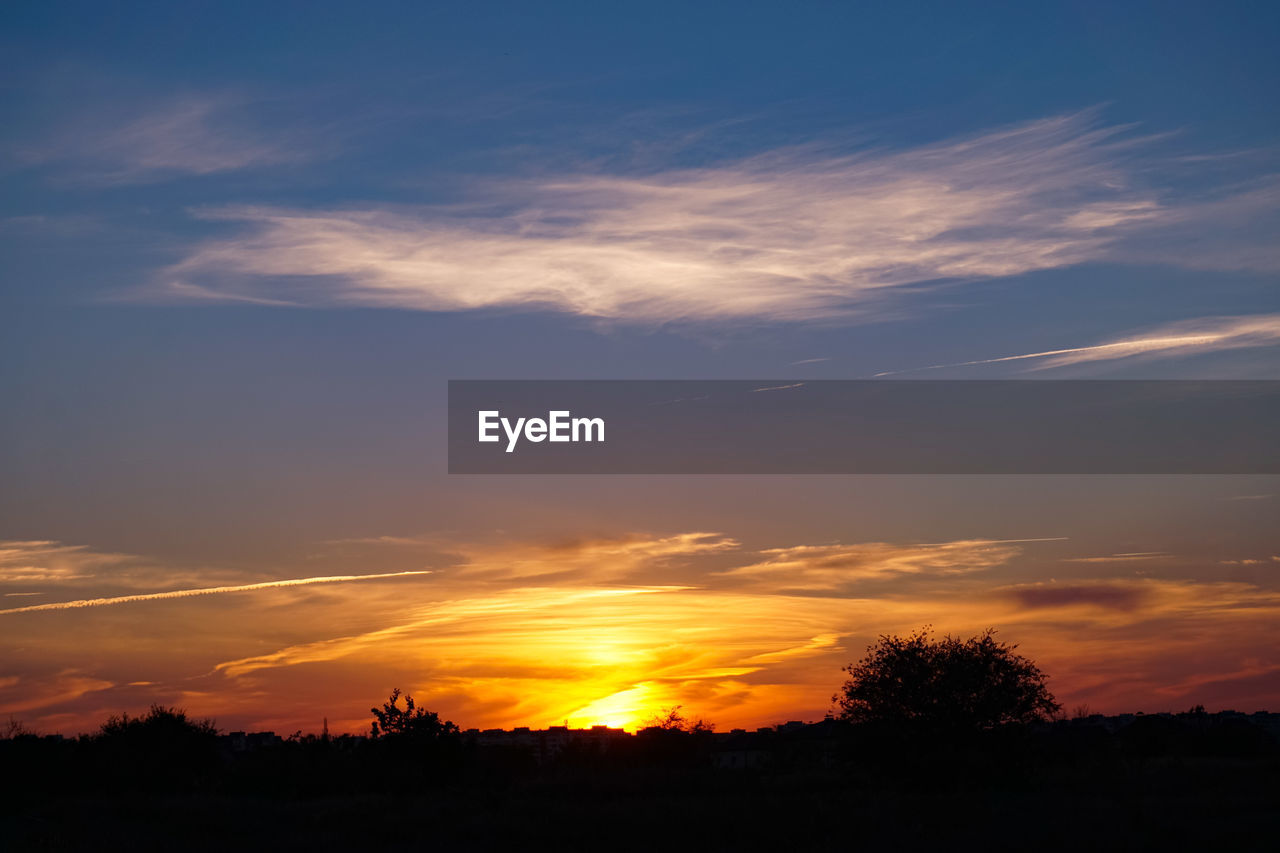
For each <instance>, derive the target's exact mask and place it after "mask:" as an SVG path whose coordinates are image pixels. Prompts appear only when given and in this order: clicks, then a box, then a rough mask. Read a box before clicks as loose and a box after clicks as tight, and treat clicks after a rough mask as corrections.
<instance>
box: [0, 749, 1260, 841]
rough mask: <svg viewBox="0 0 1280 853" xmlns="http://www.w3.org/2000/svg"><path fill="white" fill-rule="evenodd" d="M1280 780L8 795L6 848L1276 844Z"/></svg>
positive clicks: (1065, 778) (1117, 774) (590, 784)
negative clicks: (10, 797) (273, 793)
mask: <svg viewBox="0 0 1280 853" xmlns="http://www.w3.org/2000/svg"><path fill="white" fill-rule="evenodd" d="M1100 769H1101V768H1100ZM1278 778H1280V776H1278V768H1277V767H1276V766H1275V765H1274V764H1273V763H1265V764H1264V763H1259V762H1256V761H1229V760H1191V761H1187V760H1152V761H1144V762H1142V763H1140V764H1133V765H1128V766H1124V767H1114V766H1113V767H1108V768H1106V773H1105V774H1099V775H1096V776H1095V775H1093V774H1091V773H1080V772H1072V773H1069V774H1040V776H1039V778H1028V777H1026V776H1023V777H1021V778H1016V779H1015V778H1010V779H1007V780H1004V781H1003V782H1001V781H999V780H989V779H988V780H981V781H977V782H975V781H973V780H970V779H966V778H965V777H964V775H963V774H957V775H955V776H954V777H948V778H925V779H917V780H910V779H880V780H877V779H874V778H870V777H862V778H850V777H849V775H848V774H847V773H843V772H842V773H827V774H815V773H805V774H803V775H798V776H797V775H791V776H774V775H761V774H742V773H733V774H730V773H724V772H713V773H701V772H699V773H688V772H681V773H677V774H650V775H647V776H646V777H645V778H643V779H641V778H631V779H617V778H609V777H608V776H601V777H594V778H583V777H579V778H568V779H562V780H557V779H554V778H544V779H537V780H525V781H522V782H518V783H515V784H511V785H507V786H495V785H487V786H484V787H471V788H469V789H468V788H458V787H450V786H447V785H446V786H444V787H440V788H438V789H435V790H419V791H413V792H401V793H397V792H394V791H389V792H384V793H351V794H343V795H319V796H298V795H276V796H273V795H271V794H269V793H263V794H252V795H246V794H239V795H232V794H226V793H191V792H188V793H182V794H165V793H162V792H151V793H138V792H134V793H120V794H117V795H110V794H97V795H75V796H59V795H58V794H57V792H56V791H44V792H31V793H30V795H29V796H24V797H20V798H17V799H11V800H10V801H9V802H8V803H6V805H5V808H4V809H3V812H2V817H0V821H2V823H0V848H3V849H5V850H11V851H24V850H112V849H131V850H175V851H205V850H209V851H214V850H217V851H222V850H274V851H291V850H299V851H303V850H305V851H327V850H378V849H395V850H451V849H456V850H469V849H479V850H489V849H520V848H526V849H528V848H532V849H552V848H554V849H560V850H610V851H612V850H620V851H621V850H671V849H680V850H684V849H687V850H733V849H743V850H842V849H864V850H920V849H937V848H939V847H952V848H955V849H979V848H981V849H985V850H1072V851H1087V850H1098V849H1114V850H1194V849H1200V850H1206V851H1222V850H1257V851H1274V850H1276V849H1280V785H1278V784H1277V780H1278Z"/></svg>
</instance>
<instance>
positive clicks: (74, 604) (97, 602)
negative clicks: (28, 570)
mask: <svg viewBox="0 0 1280 853" xmlns="http://www.w3.org/2000/svg"><path fill="white" fill-rule="evenodd" d="M429 574H432V572H430V571H426V570H423V571H411V572H384V573H381V574H373V575H328V576H322V577H314V578H291V579H289V580H280V581H264V582H262V583H246V584H239V585H236V586H210V587H203V588H199V589H174V590H169V591H168V592H148V593H142V594H139V595H117V596H112V597H110V598H82V599H79V600H77V601H54V602H49V603H48V604H32V605H28V606H27V607H12V608H10V609H8V610H0V616H7V615H10V614H13V613H35V612H37V611H41V610H75V609H78V608H81V607H103V606H105V605H108V604H129V603H132V602H135V601H161V600H163V599H168V598H191V597H192V596H197V595H215V594H218V593H223V592H251V591H253V590H257V589H276V588H279V587H290V586H306V585H307V584H317V583H347V582H349V581H365V580H377V579H379V578H401V577H407V576H410V575H429Z"/></svg>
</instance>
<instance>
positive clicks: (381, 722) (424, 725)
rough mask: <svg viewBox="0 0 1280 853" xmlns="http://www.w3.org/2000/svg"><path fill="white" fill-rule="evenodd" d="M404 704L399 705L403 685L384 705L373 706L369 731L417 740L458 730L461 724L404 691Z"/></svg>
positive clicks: (381, 735) (454, 732)
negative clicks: (444, 718) (418, 701)
mask: <svg viewBox="0 0 1280 853" xmlns="http://www.w3.org/2000/svg"><path fill="white" fill-rule="evenodd" d="M404 704H405V707H403V708H401V707H400V688H399V687H397V688H395V689H394V690H392V691H391V698H390V699H388V700H387V701H386V702H383V703H382V707H381V708H370V709H369V710H370V711H371V712H372V713H373V717H374V720H373V728H372V730H371V731H370V735H371V736H372V737H374V738H375V739H376V738H378V737H384V736H385V737H406V738H413V739H415V740H432V739H435V738H440V737H444V736H446V735H453V734H457V733H458V727H457V726H456V725H454V723H452V722H451V721H449V720H441V719H440V715H439V714H437V713H435V712H434V711H428V710H427V709H426V708H419V707H417V706H416V705H415V704H414V701H413V697H412V696H409V695H405V697H404Z"/></svg>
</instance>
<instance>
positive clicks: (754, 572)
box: [716, 539, 1022, 590]
mask: <svg viewBox="0 0 1280 853" xmlns="http://www.w3.org/2000/svg"><path fill="white" fill-rule="evenodd" d="M1021 550H1022V549H1021V548H1020V547H1019V545H1018V543H1015V542H1008V541H1002V540H992V539H970V540H960V541H956V542H943V543H938V544H928V545H895V544H892V543H889V542H865V543H860V544H856V545H798V546H794V547H791V548H771V549H769V550H766V551H762V552H761V553H762V554H763V555H764V556H765V559H764V560H761V561H760V562H757V563H752V564H750V565H746V566H739V567H737V568H733V569H728V570H726V571H723V572H717V573H716V574H717V575H719V576H722V577H726V578H730V579H733V580H743V581H748V582H751V583H754V584H763V585H767V586H770V587H773V588H776V589H783V590H836V589H839V588H840V587H842V586H845V585H847V584H850V583H853V582H855V581H862V580H868V579H884V578H888V577H893V576H899V575H915V574H925V573H927V574H931V575H955V574H964V573H969V572H979V571H984V570H986V569H990V568H994V567H995V566H999V565H1002V564H1004V563H1007V562H1008V561H1009V560H1010V559H1012V558H1013V557H1015V556H1017V555H1018V554H1019V553H1021Z"/></svg>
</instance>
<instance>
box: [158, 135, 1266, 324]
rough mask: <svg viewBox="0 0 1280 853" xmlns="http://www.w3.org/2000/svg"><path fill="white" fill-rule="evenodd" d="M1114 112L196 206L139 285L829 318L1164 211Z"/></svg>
mask: <svg viewBox="0 0 1280 853" xmlns="http://www.w3.org/2000/svg"><path fill="white" fill-rule="evenodd" d="M1120 130H1122V129H1118V128H1105V127H1098V126H1096V125H1095V124H1094V123H1093V122H1092V121H1091V119H1090V117H1089V116H1088V115H1085V114H1078V115H1068V116H1059V117H1055V118H1049V119H1042V120H1039V121H1033V122H1028V123H1025V124H1022V125H1018V126H1014V127H1009V128H1003V129H998V130H994V131H991V132H988V133H985V134H982V135H979V136H975V137H971V138H966V139H960V140H950V141H945V142H941V143H937V144H933V145H925V146H920V147H916V148H911V149H906V150H899V151H884V150H881V151H869V152H863V153H860V154H855V155H844V156H840V155H835V154H830V153H826V152H824V151H821V150H819V149H817V148H814V147H798V148H792V149H788V150H785V151H780V152H775V153H772V154H768V155H762V156H758V157H754V158H750V159H747V160H742V161H737V162H733V163H727V164H720V165H715V166H709V167H705V168H699V169H681V170H670V171H666V172H658V173H653V174H648V175H644V176H627V175H603V174H569V175H562V176H559V177H556V178H549V179H545V180H540V181H515V182H507V183H503V184H500V185H498V184H491V185H489V187H488V188H487V189H486V190H483V191H480V192H478V193H477V194H476V195H474V196H472V197H471V198H470V199H468V200H467V201H466V202H465V203H463V204H458V205H453V206H438V207H434V208H425V209H424V208H403V207H400V208H392V207H386V206H381V207H379V206H365V207H353V208H341V209H303V208H282V207H253V206H243V207H224V208H218V209H206V210H202V211H197V215H198V216H200V217H202V218H205V219H209V220H219V221H225V222H230V223H236V224H239V225H240V226H241V228H240V230H239V233H238V234H237V235H235V236H231V237H227V238H225V239H219V240H215V241H211V242H207V243H205V244H202V245H199V246H197V247H196V248H194V249H192V250H191V251H190V252H189V253H188V254H187V255H186V257H185V258H183V259H182V260H181V261H179V262H178V263H176V264H174V265H172V266H171V267H170V268H168V269H167V270H165V271H164V273H163V274H162V276H161V277H160V279H159V281H158V283H157V286H156V287H153V288H151V289H149V290H148V291H147V292H146V293H145V294H144V297H147V298H157V297H161V298H168V299H179V300H191V299H195V300H199V301H217V300H226V301H249V302H267V303H276V304H305V305H347V306H371V307H385V308H400V309H412V310H424V311H462V310H473V309H486V308H489V309H492V308H499V309H547V310H554V311H560V312H565V313H569V314H574V315H579V316H584V317H591V318H602V319H625V320H627V321H633V322H658V323H660V322H673V321H694V322H706V321H714V320H728V321H735V320H736V321H744V320H745V321H757V320H766V321H805V320H815V319H821V318H828V317H831V316H845V317H848V316H851V315H853V314H856V313H858V312H866V311H868V310H870V306H871V305H872V304H873V303H874V300H876V299H877V298H879V297H882V296H884V295H885V294H887V293H891V292H893V291H894V290H895V289H899V288H903V287H908V286H913V285H920V284H922V283H926V282H935V281H939V280H948V279H949V280H972V279H981V278H992V277H1003V276H1012V275H1017V274H1021V273H1027V272H1032V271H1036V270H1047V269H1054V268H1060V267H1065V266H1071V265H1076V264H1081V263H1085V262H1089V261H1098V260H1106V259H1112V260H1114V259H1116V258H1122V257H1123V251H1122V246H1123V243H1124V240H1125V239H1126V238H1127V237H1128V236H1130V235H1134V234H1137V233H1139V232H1142V233H1146V234H1148V235H1149V234H1150V233H1151V232H1152V229H1155V230H1156V231H1158V230H1159V229H1160V228H1162V227H1165V226H1169V227H1174V226H1176V227H1185V226H1186V223H1187V222H1188V221H1189V220H1194V219H1195V217H1196V214H1195V210H1196V209H1197V207H1196V204H1195V203H1172V202H1170V201H1169V200H1168V199H1166V198H1164V197H1162V196H1161V194H1159V193H1157V192H1156V191H1154V190H1152V189H1146V188H1143V187H1141V186H1139V185H1138V183H1137V182H1136V181H1135V180H1134V179H1133V177H1132V174H1131V173H1133V172H1135V171H1136V170H1135V169H1133V168H1132V163H1130V156H1129V152H1130V151H1131V149H1132V148H1133V141H1132V140H1129V141H1125V140H1122V139H1121V138H1120V137H1119V132H1120ZM1127 164H1128V165H1127ZM1256 195H1257V193H1253V194H1251V195H1250V196H1249V204H1250V205H1252V206H1254V207H1256V206H1257V205H1258V204H1260V203H1263V202H1265V204H1264V206H1268V205H1269V206H1270V207H1274V206H1275V205H1274V202H1275V201H1276V199H1274V198H1272V196H1271V195H1266V198H1265V199H1264V200H1263V202H1259V200H1258V199H1257V198H1255V197H1254V196H1256ZM1230 204H1231V201H1230V198H1227V199H1217V200H1215V201H1214V203H1213V209H1214V210H1216V211H1219V212H1220V208H1221V207H1222V206H1223V205H1226V206H1227V207H1230ZM1268 257H1269V256H1268Z"/></svg>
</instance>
